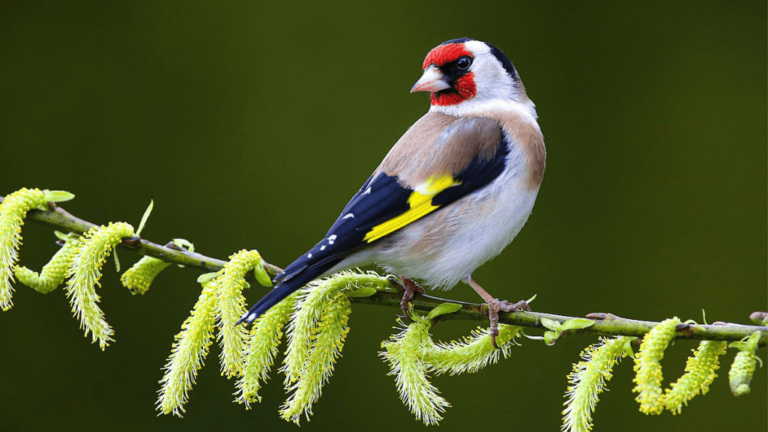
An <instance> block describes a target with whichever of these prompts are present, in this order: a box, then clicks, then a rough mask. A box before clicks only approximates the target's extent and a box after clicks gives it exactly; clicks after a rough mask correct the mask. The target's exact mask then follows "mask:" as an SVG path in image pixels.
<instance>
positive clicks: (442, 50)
mask: <svg viewBox="0 0 768 432" xmlns="http://www.w3.org/2000/svg"><path fill="white" fill-rule="evenodd" d="M461 56H470V57H474V56H473V55H472V53H471V52H470V51H469V50H468V49H467V48H465V47H464V44H463V43H457V44H449V45H440V46H439V47H437V48H435V49H433V50H432V51H430V52H429V54H427V58H426V59H424V65H423V66H422V69H426V68H427V67H428V66H429V65H431V64H432V63H434V64H436V65H437V66H442V65H444V64H446V63H450V62H452V61H456V60H458V59H459V57H461Z"/></svg>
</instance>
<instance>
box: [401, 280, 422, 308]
mask: <svg viewBox="0 0 768 432" xmlns="http://www.w3.org/2000/svg"><path fill="white" fill-rule="evenodd" d="M400 279H401V280H402V281H403V284H402V285H401V286H402V287H403V299H402V300H400V309H402V310H403V317H407V316H408V303H410V302H411V300H413V298H414V297H416V294H424V293H425V292H426V291H424V288H422V287H420V286H419V284H417V283H416V282H414V281H413V280H412V279H408V278H407V277H404V276H400Z"/></svg>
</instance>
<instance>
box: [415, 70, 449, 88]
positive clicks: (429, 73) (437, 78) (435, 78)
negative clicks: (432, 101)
mask: <svg viewBox="0 0 768 432" xmlns="http://www.w3.org/2000/svg"><path fill="white" fill-rule="evenodd" d="M450 87H451V86H450V85H449V84H448V83H447V82H446V81H445V77H444V76H443V73H442V72H440V69H438V68H437V67H436V66H430V67H428V68H427V70H425V71H424V75H422V76H421V78H420V79H419V80H418V81H416V84H414V85H413V88H411V93H414V92H422V91H428V92H432V93H435V92H439V91H440V90H445V89H447V88H450Z"/></svg>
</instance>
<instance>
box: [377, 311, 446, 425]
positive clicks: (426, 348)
mask: <svg viewBox="0 0 768 432" xmlns="http://www.w3.org/2000/svg"><path fill="white" fill-rule="evenodd" d="M412 319H413V320H414V321H413V323H411V324H410V325H409V326H408V327H407V328H405V330H404V331H402V332H400V333H398V334H395V335H393V336H392V337H390V339H389V340H387V341H385V342H384V343H382V348H384V349H385V350H386V351H383V352H381V353H380V354H381V356H382V358H383V359H384V360H385V361H386V362H387V363H389V366H390V372H389V375H394V376H395V383H396V385H397V391H398V393H399V394H400V399H401V400H402V401H403V403H405V405H406V406H407V407H408V409H409V410H410V411H411V413H413V414H414V415H415V416H416V419H417V420H421V421H422V422H423V423H424V424H426V425H436V424H438V423H439V422H440V420H442V418H443V417H442V415H441V414H442V413H444V412H445V409H446V408H447V407H450V406H451V404H450V403H448V401H447V400H445V398H443V397H442V396H440V394H439V390H438V389H437V387H435V386H434V385H433V384H432V383H431V382H430V381H429V376H428V375H427V374H428V372H429V365H428V364H427V363H426V362H424V358H425V357H428V356H430V355H431V354H432V352H431V351H432V350H433V349H434V345H433V343H432V339H431V338H430V336H429V328H430V325H431V323H430V320H429V318H427V317H422V316H415V315H414V316H413V317H412ZM401 324H402V323H401Z"/></svg>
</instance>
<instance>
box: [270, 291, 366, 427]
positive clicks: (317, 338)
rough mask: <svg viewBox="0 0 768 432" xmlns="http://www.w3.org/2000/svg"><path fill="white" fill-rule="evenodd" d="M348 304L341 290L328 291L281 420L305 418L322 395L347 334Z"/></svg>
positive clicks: (350, 308)
mask: <svg viewBox="0 0 768 432" xmlns="http://www.w3.org/2000/svg"><path fill="white" fill-rule="evenodd" d="M351 312H352V307H351V304H350V301H349V298H348V297H347V295H346V294H345V293H344V292H343V291H341V290H338V291H335V292H332V293H329V298H328V300H327V302H326V304H325V307H324V308H323V312H322V314H321V316H320V320H319V321H318V325H317V328H315V329H314V331H313V333H314V337H313V339H314V340H313V344H312V348H311V349H310V351H309V354H308V356H307V359H306V361H305V363H304V365H303V368H302V372H301V375H300V378H299V380H298V381H296V382H295V383H293V384H292V386H291V387H290V389H289V390H292V391H293V394H291V396H290V397H289V398H288V400H287V401H286V402H285V404H284V405H283V407H282V409H281V411H280V415H281V417H282V418H283V419H285V420H288V421H293V422H294V423H296V424H299V421H300V420H301V415H302V414H304V416H305V417H306V418H307V420H309V417H310V416H311V415H312V405H313V404H314V403H315V402H317V400H318V399H319V398H320V395H321V394H322V389H323V386H324V385H325V384H326V383H327V382H328V380H329V379H330V377H331V375H332V374H333V370H334V365H335V363H336V361H337V360H338V358H339V357H340V356H341V350H342V348H343V347H344V340H345V339H346V337H347V334H348V333H349V326H348V325H347V324H348V322H349V314H350V313H351Z"/></svg>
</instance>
